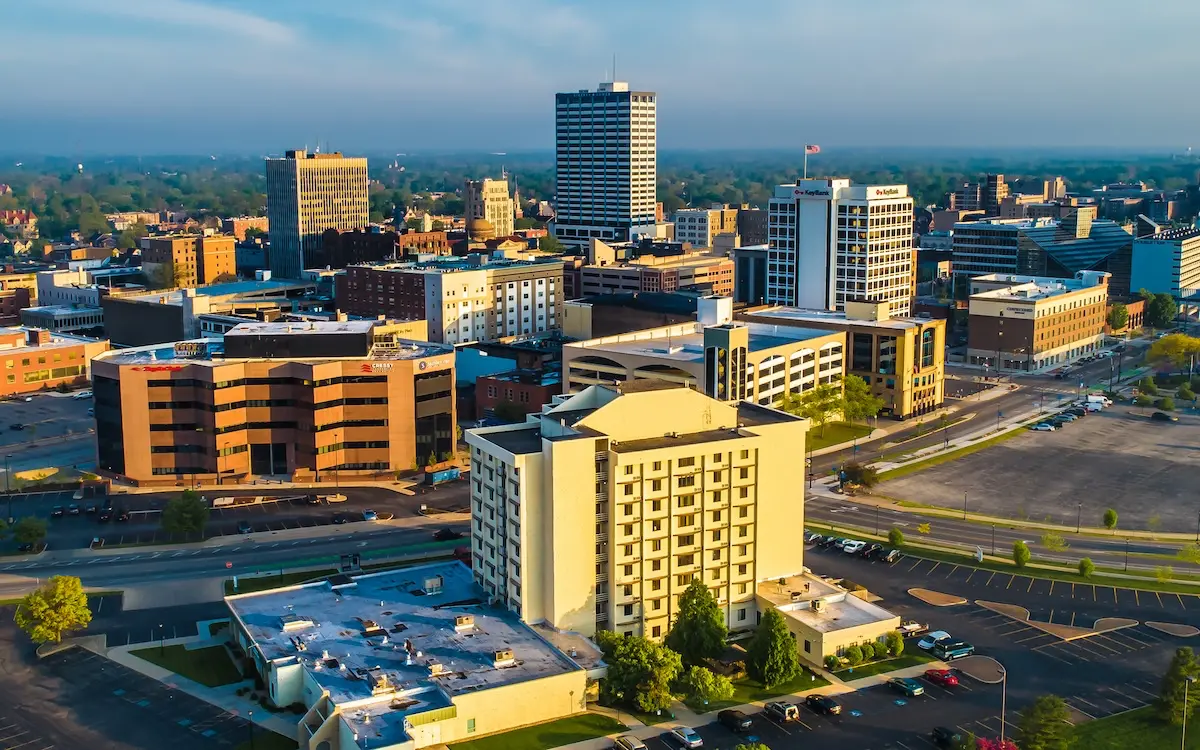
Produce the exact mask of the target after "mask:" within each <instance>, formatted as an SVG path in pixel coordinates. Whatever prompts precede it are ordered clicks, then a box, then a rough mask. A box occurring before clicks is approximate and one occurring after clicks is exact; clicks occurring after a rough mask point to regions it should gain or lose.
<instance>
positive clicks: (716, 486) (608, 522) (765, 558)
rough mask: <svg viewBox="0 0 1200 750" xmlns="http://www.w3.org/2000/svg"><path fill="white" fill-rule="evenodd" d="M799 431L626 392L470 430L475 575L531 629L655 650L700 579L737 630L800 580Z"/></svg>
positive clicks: (777, 420) (786, 419)
mask: <svg viewBox="0 0 1200 750" xmlns="http://www.w3.org/2000/svg"><path fill="white" fill-rule="evenodd" d="M807 431H808V421H807V420H805V419H801V418H798V417H793V416H791V415H789V414H785V413H784V412H781V411H777V410H775V409H771V408H768V407H763V406H758V405H755V404H751V403H747V402H742V403H737V404H734V403H722V402H720V401H716V400H714V399H712V398H709V397H708V396H705V395H704V394H702V393H699V392H697V391H694V390H692V389H690V388H687V387H686V386H683V385H679V384H672V383H665V382H661V381H634V382H631V383H623V384H620V385H617V386H592V387H590V388H588V389H586V390H584V391H583V392H581V393H578V394H575V395H571V396H560V397H557V398H556V399H555V401H554V402H553V403H551V404H548V405H547V406H544V407H543V409H542V413H541V414H540V415H537V416H530V417H529V421H528V422H526V423H525V424H520V425H505V426H503V427H491V428H482V429H478V430H468V431H467V433H466V440H467V443H468V444H469V445H470V446H471V477H472V479H471V505H472V509H471V510H472V535H471V552H472V565H471V567H472V569H473V570H474V572H475V577H476V580H477V581H478V582H479V583H480V585H481V586H483V588H484V590H485V591H487V592H488V593H489V595H490V596H491V597H492V598H493V600H494V601H496V602H498V603H501V604H503V605H504V606H506V607H508V608H509V609H511V610H513V611H515V612H517V613H518V614H519V615H520V616H521V619H523V620H524V621H526V622H529V623H538V622H545V623H547V624H549V625H550V626H551V627H554V628H557V629H559V630H569V631H576V632H579V633H582V634H585V635H592V634H594V633H595V632H596V631H597V630H613V631H616V632H618V633H630V634H636V635H646V636H648V637H651V638H661V637H662V636H664V635H666V633H667V630H668V629H669V628H670V624H671V620H672V618H673V617H674V616H675V615H676V613H677V607H678V599H679V595H680V594H681V593H682V592H683V590H684V589H685V588H687V586H688V584H689V583H691V581H692V580H693V579H694V578H699V579H700V580H702V581H703V582H704V583H705V584H706V585H708V586H709V587H710V588H711V589H712V591H713V593H714V595H715V596H716V598H717V601H718V602H719V603H720V605H721V608H722V609H723V610H724V612H725V617H726V620H727V623H728V625H729V627H730V629H731V630H746V629H750V628H753V627H755V626H756V625H757V623H758V606H759V605H758V604H757V603H756V599H755V590H756V583H757V582H759V581H767V580H777V579H780V578H784V577H786V576H790V575H793V574H797V573H800V572H801V571H802V569H803V567H804V545H802V544H799V543H797V540H798V538H799V537H798V535H799V534H800V533H801V531H802V529H803V528H804V483H803V482H802V481H801V479H802V477H803V472H804V468H803V467H804V463H803V462H802V461H801V460H800V458H801V457H802V456H803V455H804V442H805V437H806V434H807Z"/></svg>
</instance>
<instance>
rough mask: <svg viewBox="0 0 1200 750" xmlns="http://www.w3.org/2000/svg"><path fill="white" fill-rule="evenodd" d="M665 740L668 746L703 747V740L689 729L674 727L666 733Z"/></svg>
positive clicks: (693, 730)
mask: <svg viewBox="0 0 1200 750" xmlns="http://www.w3.org/2000/svg"><path fill="white" fill-rule="evenodd" d="M666 739H667V740H668V743H669V744H674V745H675V746H677V747H686V748H693V747H704V738H703V737H701V736H700V735H698V734H696V730H695V729H692V728H691V727H675V728H674V729H672V730H671V731H669V732H667V734H666Z"/></svg>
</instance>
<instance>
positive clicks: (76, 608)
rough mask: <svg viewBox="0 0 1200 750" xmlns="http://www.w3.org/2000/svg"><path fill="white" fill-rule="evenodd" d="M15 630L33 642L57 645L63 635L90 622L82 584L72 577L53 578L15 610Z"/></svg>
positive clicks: (89, 611) (28, 596) (89, 613)
mask: <svg viewBox="0 0 1200 750" xmlns="http://www.w3.org/2000/svg"><path fill="white" fill-rule="evenodd" d="M16 620H17V627H19V628H21V630H23V631H25V633H26V634H27V635H28V636H29V638H30V639H31V640H32V641H33V642H34V643H58V642H59V641H61V640H62V637H63V634H64V633H68V632H70V631H72V630H79V629H81V628H86V627H87V626H88V623H90V622H91V621H92V611H91V610H90V609H88V604H87V594H86V593H84V590H83V584H82V583H81V582H80V580H79V579H78V578H76V577H74V576H52V577H51V578H50V579H49V580H48V581H46V582H45V583H43V584H42V585H41V586H40V587H39V588H38V589H37V590H36V591H33V592H31V593H30V594H28V595H27V596H26V597H25V598H24V599H22V600H21V604H20V605H19V606H18V607H17V614H16Z"/></svg>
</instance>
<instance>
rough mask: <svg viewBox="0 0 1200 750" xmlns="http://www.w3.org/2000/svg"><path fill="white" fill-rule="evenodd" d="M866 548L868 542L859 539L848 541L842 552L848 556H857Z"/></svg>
mask: <svg viewBox="0 0 1200 750" xmlns="http://www.w3.org/2000/svg"><path fill="white" fill-rule="evenodd" d="M866 546H867V543H866V542H860V541H859V540H857V539H848V540H846V543H845V544H843V545H842V552H845V553H846V554H847V555H857V554H858V553H859V552H862V551H863V549H864V548H866Z"/></svg>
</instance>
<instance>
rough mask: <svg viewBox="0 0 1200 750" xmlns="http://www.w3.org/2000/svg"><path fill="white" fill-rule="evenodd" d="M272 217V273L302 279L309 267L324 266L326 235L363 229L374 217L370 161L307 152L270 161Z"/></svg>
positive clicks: (269, 209) (269, 211)
mask: <svg viewBox="0 0 1200 750" xmlns="http://www.w3.org/2000/svg"><path fill="white" fill-rule="evenodd" d="M267 220H268V224H269V225H270V227H271V230H270V240H271V249H270V255H269V256H268V259H267V265H268V266H269V267H270V269H271V273H272V274H274V275H275V276H277V277H279V278H284V279H298V278H300V275H301V272H302V271H303V270H304V269H305V268H308V267H310V266H314V265H322V266H323V265H325V264H324V262H323V260H324V258H323V255H322V253H321V233H322V232H324V231H325V230H326V229H342V230H348V229H361V228H362V227H364V226H366V225H367V223H368V221H369V220H370V209H369V207H368V200H367V160H366V159H365V158H361V157H357V158H356V157H345V156H342V155H341V154H340V153H337V152H333V153H330V154H310V153H308V152H307V151H288V152H287V153H286V154H285V155H284V157H283V158H282V159H267Z"/></svg>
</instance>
